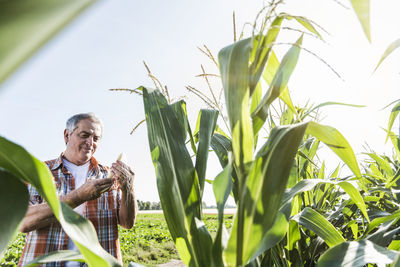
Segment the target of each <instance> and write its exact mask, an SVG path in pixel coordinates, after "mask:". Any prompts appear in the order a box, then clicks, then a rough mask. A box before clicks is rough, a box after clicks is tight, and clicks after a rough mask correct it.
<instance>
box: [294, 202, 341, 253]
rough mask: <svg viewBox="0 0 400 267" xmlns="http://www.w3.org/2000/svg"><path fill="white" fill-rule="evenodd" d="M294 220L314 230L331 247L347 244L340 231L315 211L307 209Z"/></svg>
mask: <svg viewBox="0 0 400 267" xmlns="http://www.w3.org/2000/svg"><path fill="white" fill-rule="evenodd" d="M292 220H295V221H296V222H298V223H299V224H300V225H301V226H304V227H305V228H307V229H309V230H312V231H313V232H314V233H315V234H317V235H318V236H319V237H321V238H322V239H323V240H324V241H325V242H326V244H327V245H328V246H329V247H333V246H335V245H337V244H340V243H342V242H345V241H346V240H345V239H344V238H343V236H342V235H341V234H340V233H339V231H338V230H336V228H335V227H334V226H333V225H332V224H331V223H330V222H329V221H328V220H327V219H326V218H325V217H324V216H322V215H321V214H319V213H318V212H316V211H315V210H313V209H311V208H308V207H306V208H305V209H303V211H302V212H301V213H299V214H298V215H296V216H294V217H293V218H292Z"/></svg>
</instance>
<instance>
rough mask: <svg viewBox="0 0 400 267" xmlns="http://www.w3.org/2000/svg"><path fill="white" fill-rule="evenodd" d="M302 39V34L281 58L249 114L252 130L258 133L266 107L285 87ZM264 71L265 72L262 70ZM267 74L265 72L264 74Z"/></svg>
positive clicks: (296, 58)
mask: <svg viewBox="0 0 400 267" xmlns="http://www.w3.org/2000/svg"><path fill="white" fill-rule="evenodd" d="M302 41H303V35H302V36H301V37H300V38H299V39H298V40H297V41H296V43H295V44H294V45H293V46H292V47H291V48H290V49H289V51H288V52H287V53H286V54H285V56H284V57H283V59H282V62H281V64H280V65H279V69H278V70H277V71H276V73H275V74H274V78H273V80H272V82H271V83H270V87H269V88H268V91H267V92H266V94H265V95H264V97H263V99H262V100H261V103H260V104H259V105H258V106H257V108H256V109H255V110H254V112H253V113H252V114H251V117H252V119H253V131H254V133H258V131H259V130H260V129H261V127H262V126H263V125H264V123H265V120H266V118H267V115H268V108H269V106H270V105H271V103H272V102H273V101H274V100H275V99H276V98H277V97H279V95H280V94H281V93H282V92H283V90H284V89H285V88H286V87H287V84H288V82H289V78H290V76H291V75H292V73H293V71H294V68H295V67H296V64H297V60H298V58H299V55H300V50H301V44H302ZM264 73H265V72H264ZM265 75H267V74H265Z"/></svg>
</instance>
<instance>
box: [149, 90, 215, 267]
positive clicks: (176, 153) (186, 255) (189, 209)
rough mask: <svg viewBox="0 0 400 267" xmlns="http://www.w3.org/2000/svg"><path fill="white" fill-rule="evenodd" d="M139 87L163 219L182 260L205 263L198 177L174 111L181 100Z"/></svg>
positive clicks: (207, 252) (206, 241)
mask: <svg viewBox="0 0 400 267" xmlns="http://www.w3.org/2000/svg"><path fill="white" fill-rule="evenodd" d="M141 89H142V90H143V101H144V108H145V114H146V122H147V123H146V125H147V132H148V138H149V145H150V151H151V154H152V160H153V164H154V167H155V170H156V177H157V188H158V193H159V196H160V201H161V205H162V208H163V213H164V217H165V220H166V221H167V224H168V228H169V230H170V233H171V236H172V238H173V240H174V242H175V244H176V247H177V249H178V251H179V254H180V256H181V258H182V260H183V262H184V263H185V264H186V265H188V266H202V265H205V264H206V263H209V261H210V258H211V247H212V239H211V236H210V234H209V233H208V231H207V229H206V228H205V227H204V224H203V223H202V221H201V216H202V215H201V212H200V206H201V199H200V185H199V180H198V177H197V174H196V171H195V167H194V166H193V162H192V159H191V157H190V154H189V152H188V151H187V148H186V143H185V141H186V140H185V139H186V138H185V137H186V134H184V131H183V130H182V124H180V122H179V119H180V116H179V114H182V113H181V112H178V113H177V108H178V107H179V106H181V107H182V104H181V103H179V102H178V103H175V104H172V105H169V104H168V103H167V100H166V99H165V97H164V96H163V95H162V94H161V93H160V92H159V91H158V90H154V91H150V90H148V89H146V88H144V87H142V88H141ZM211 124H212V123H211ZM203 183H204V181H203Z"/></svg>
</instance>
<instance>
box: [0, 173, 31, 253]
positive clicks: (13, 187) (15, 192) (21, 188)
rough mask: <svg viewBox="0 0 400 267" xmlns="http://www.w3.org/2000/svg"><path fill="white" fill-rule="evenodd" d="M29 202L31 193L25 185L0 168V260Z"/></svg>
mask: <svg viewBox="0 0 400 267" xmlns="http://www.w3.org/2000/svg"><path fill="white" fill-rule="evenodd" d="M28 201H29V193H28V190H27V189H26V186H25V185H24V183H22V182H21V181H20V180H19V179H18V178H16V177H15V176H14V175H12V174H10V173H9V172H7V171H5V170H3V169H1V168H0V202H1V203H2V205H1V206H0V218H2V219H1V220H0V258H2V256H3V252H4V250H5V249H7V244H8V243H9V242H10V241H11V240H12V239H13V238H14V235H15V233H16V232H17V230H18V226H19V224H20V222H21V221H22V219H23V218H24V216H25V213H26V210H27V208H28ZM7 203H12V205H8V204H7Z"/></svg>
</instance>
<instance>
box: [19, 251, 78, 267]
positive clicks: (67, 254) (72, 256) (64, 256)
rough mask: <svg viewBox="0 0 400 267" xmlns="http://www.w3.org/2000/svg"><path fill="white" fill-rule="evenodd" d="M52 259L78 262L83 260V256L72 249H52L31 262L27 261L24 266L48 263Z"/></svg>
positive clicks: (52, 260)
mask: <svg viewBox="0 0 400 267" xmlns="http://www.w3.org/2000/svg"><path fill="white" fill-rule="evenodd" d="M54 261H79V262H85V261H84V258H83V256H82V255H81V254H80V253H79V252H77V251H73V250H59V251H54V252H50V253H48V254H45V255H41V256H39V257H37V258H36V259H34V260H33V261H31V262H28V263H27V264H26V265H24V266H26V267H31V266H36V265H38V264H45V263H50V262H54Z"/></svg>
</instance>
